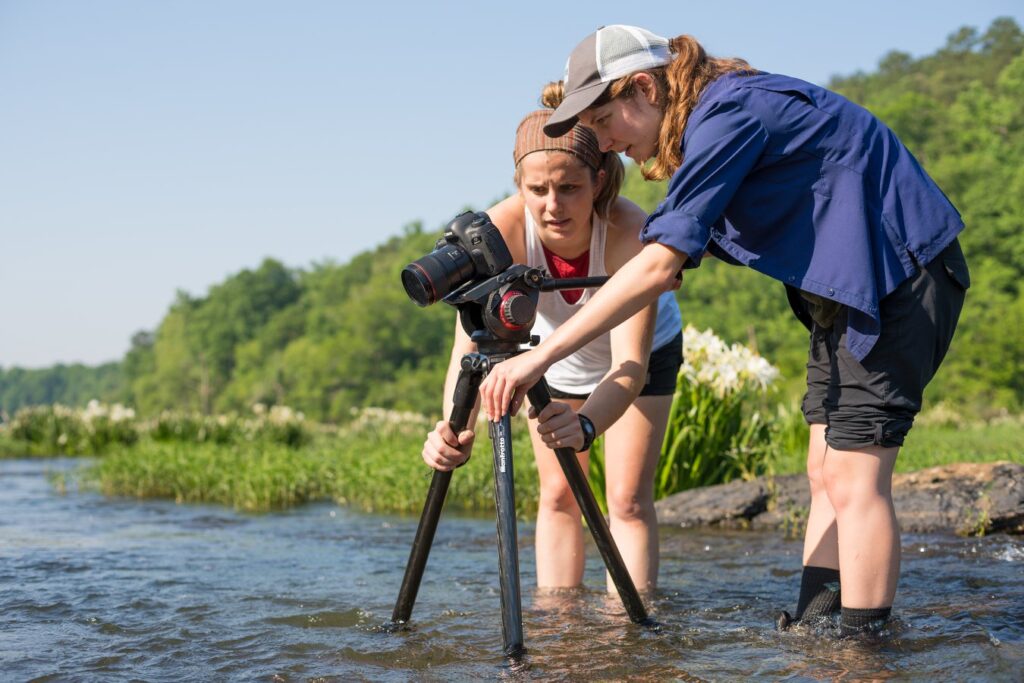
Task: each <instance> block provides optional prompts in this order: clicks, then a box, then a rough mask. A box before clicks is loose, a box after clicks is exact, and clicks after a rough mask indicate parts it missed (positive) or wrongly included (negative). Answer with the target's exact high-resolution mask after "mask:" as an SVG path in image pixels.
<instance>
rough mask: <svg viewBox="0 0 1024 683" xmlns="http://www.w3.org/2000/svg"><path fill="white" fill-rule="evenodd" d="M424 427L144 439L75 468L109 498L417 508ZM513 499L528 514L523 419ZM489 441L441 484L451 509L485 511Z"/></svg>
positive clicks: (532, 480)
mask: <svg viewBox="0 0 1024 683" xmlns="http://www.w3.org/2000/svg"><path fill="white" fill-rule="evenodd" d="M424 437H425V431H424V433H418V432H413V431H412V430H393V431H388V430H381V429H368V430H362V431H359V432H356V433H350V434H345V433H344V432H342V433H341V434H339V435H336V436H320V437H318V438H316V439H315V440H314V443H313V444H311V445H308V446H305V447H302V448H297V449H296V448H289V447H287V446H283V445H279V444H272V443H266V442H255V443H251V444H190V443H158V442H153V441H144V442H140V444H138V445H136V446H134V447H130V448H122V449H119V450H116V451H114V452H112V453H110V454H108V455H106V456H104V457H102V458H99V459H97V460H96V462H95V463H94V464H93V465H92V466H91V467H89V468H88V469H86V470H85V472H83V473H82V474H81V475H80V480H81V483H82V485H83V486H85V487H87V488H92V489H95V490H98V491H100V492H102V493H104V494H105V495H109V496H128V497H137V498H169V499H172V500H175V501H178V502H183V503H185V502H189V503H218V504H222V505H228V506H231V507H234V508H236V509H239V510H246V511H252V512H263V511H268V510H275V509H281V508H286V507H290V506H293V505H297V504H301V503H304V502H308V501H312V500H330V499H333V500H336V501H338V502H340V503H343V504H350V505H353V506H355V507H358V508H360V509H362V510H367V511H388V512H409V513H419V512H420V511H421V509H422V507H423V501H424V499H425V497H426V493H427V489H428V488H429V486H430V477H431V475H432V473H433V470H431V469H429V468H428V467H427V466H426V465H425V464H424V463H423V460H422V459H421V457H420V450H421V448H422V445H423V439H424ZM513 449H514V453H515V454H516V456H517V457H516V459H515V468H516V507H517V511H518V512H519V514H520V515H522V516H524V517H525V516H527V515H531V516H532V514H533V511H534V510H535V509H536V505H537V497H538V491H539V485H538V476H537V468H536V466H535V464H534V462H533V457H532V454H531V452H530V448H529V435H528V434H527V433H526V428H525V424H524V425H522V427H521V428H520V429H518V430H517V431H516V433H514V436H513ZM492 470H493V467H492V462H491V454H490V444H489V442H488V441H487V439H486V438H483V439H481V440H480V441H479V442H478V447H477V448H476V454H475V455H474V456H473V457H472V458H471V459H470V460H469V462H468V463H467V464H466V465H465V466H463V467H461V468H459V469H458V470H457V471H456V472H455V475H454V476H453V477H452V483H451V486H450V487H449V489H448V496H447V503H446V504H447V507H448V508H449V509H453V510H464V511H483V510H489V509H493V506H494V502H493V501H494V484H493V471H492Z"/></svg>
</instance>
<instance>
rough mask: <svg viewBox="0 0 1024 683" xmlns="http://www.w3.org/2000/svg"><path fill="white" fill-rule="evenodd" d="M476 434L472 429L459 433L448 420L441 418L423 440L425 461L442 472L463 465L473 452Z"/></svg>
mask: <svg viewBox="0 0 1024 683" xmlns="http://www.w3.org/2000/svg"><path fill="white" fill-rule="evenodd" d="M474 438H475V435H474V434H473V431H472V430H470V429H466V430H464V431H462V432H460V433H459V434H458V435H456V434H455V432H454V431H453V430H452V427H451V425H450V424H448V422H447V421H445V420H441V421H440V422H438V423H437V425H436V426H435V427H434V431H432V432H430V433H429V434H427V440H426V441H424V442H423V461H424V462H425V463H427V464H428V465H430V466H431V467H433V468H434V469H435V470H439V471H441V472H451V471H452V470H454V469H455V468H456V467H459V466H461V465H463V464H464V463H465V462H466V461H467V460H469V456H470V455H472V453H473V439H474Z"/></svg>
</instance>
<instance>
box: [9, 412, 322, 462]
mask: <svg viewBox="0 0 1024 683" xmlns="http://www.w3.org/2000/svg"><path fill="white" fill-rule="evenodd" d="M253 413H254V415H253V417H251V418H250V417H240V416H238V415H236V414H228V415H201V414H199V413H179V412H172V411H164V412H163V413H161V414H160V415H158V416H157V417H156V418H154V419H151V420H139V419H137V418H136V416H135V411H134V410H133V409H132V408H128V407H125V406H123V405H120V404H116V403H115V404H113V405H106V404H103V403H100V402H99V401H96V400H93V401H90V402H89V404H88V405H87V406H86V407H85V408H83V409H75V408H69V407H67V406H63V405H60V404H53V405H48V406H29V407H25V408H22V409H20V410H18V412H17V413H15V415H14V417H13V418H12V419H11V421H10V423H9V424H8V425H7V426H6V431H7V434H8V435H9V436H10V438H12V439H15V440H17V441H21V442H25V443H27V444H29V445H30V446H31V449H32V451H33V452H37V453H39V454H43V455H58V454H76V455H89V454H93V455H98V454H101V453H104V452H106V451H107V450H109V449H110V447H111V446H129V445H132V444H134V443H136V442H137V441H139V439H141V438H148V439H152V440H153V441H165V442H166V441H185V442H190V443H221V444H227V443H236V442H251V441H268V442H271V443H279V444H285V445H288V446H293V447H294V446H300V445H302V444H304V443H307V442H308V441H309V439H310V429H309V427H308V426H307V425H306V423H305V416H304V415H303V414H302V413H301V412H297V411H294V410H292V409H291V408H289V407H287V406H272V407H270V408H269V409H268V408H267V407H266V406H263V405H260V404H257V405H256V406H254V407H253Z"/></svg>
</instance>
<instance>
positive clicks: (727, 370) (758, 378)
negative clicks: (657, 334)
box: [679, 325, 779, 397]
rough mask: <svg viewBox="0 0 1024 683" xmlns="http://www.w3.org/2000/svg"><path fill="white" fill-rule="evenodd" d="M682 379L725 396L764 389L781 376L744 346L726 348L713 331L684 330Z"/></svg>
mask: <svg viewBox="0 0 1024 683" xmlns="http://www.w3.org/2000/svg"><path fill="white" fill-rule="evenodd" d="M679 374H680V377H682V378H683V380H684V381H686V382H689V383H691V384H699V385H704V386H707V387H710V388H711V389H712V390H713V391H714V392H715V394H716V395H717V396H719V397H722V396H725V395H727V394H731V393H734V392H737V391H743V390H745V389H758V390H761V391H763V390H765V389H767V388H768V386H769V385H771V384H772V383H773V382H774V381H775V380H776V379H778V376H779V370H778V368H776V367H774V366H773V365H772V364H771V363H769V362H768V361H767V360H765V359H764V358H762V357H761V356H759V355H757V354H755V353H754V352H753V351H751V350H750V349H748V348H747V347H745V346H743V345H741V344H733V345H732V346H726V344H725V342H723V341H722V340H721V339H720V338H719V337H718V336H716V335H715V333H714V332H712V331H711V330H710V329H708V330H703V331H697V330H696V329H694V328H693V327H692V326H690V325H687V326H686V329H685V330H684V331H683V365H682V367H681V368H680V370H679Z"/></svg>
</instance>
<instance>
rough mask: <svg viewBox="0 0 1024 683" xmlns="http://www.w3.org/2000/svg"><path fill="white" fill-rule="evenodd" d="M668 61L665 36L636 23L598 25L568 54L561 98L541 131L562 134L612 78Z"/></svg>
mask: <svg viewBox="0 0 1024 683" xmlns="http://www.w3.org/2000/svg"><path fill="white" fill-rule="evenodd" d="M671 61H672V54H671V52H670V51H669V48H668V38H662V37H661V36H657V35H655V34H653V33H651V32H650V31H647V30H644V29H642V28H638V27H636V26H626V25H624V24H614V25H612V26H602V27H601V28H599V29H597V30H596V31H594V32H593V33H591V34H590V35H589V36H587V37H586V38H584V39H583V41H582V42H581V43H580V44H579V45H577V46H576V48H575V49H574V50H573V51H572V54H571V55H569V61H568V62H566V64H565V79H564V82H563V86H564V88H565V98H564V99H563V100H562V103H561V104H560V105H558V108H557V109H555V113H554V114H552V115H551V118H550V119H549V120H548V123H547V125H545V126H544V133H545V134H546V135H548V136H550V137H553V138H554V137H558V136H560V135H565V134H566V133H567V132H569V130H570V129H571V128H572V127H573V126H574V125H576V121H577V118H576V117H577V116H579V113H580V112H581V111H583V110H584V109H586V108H587V107H589V106H590V105H592V104H593V103H594V102H596V101H597V99H598V98H599V97H601V95H602V94H604V91H605V89H606V88H607V87H608V85H609V84H610V83H611V82H612V81H614V80H616V79H619V78H622V77H623V76H628V75H629V74H631V73H633V72H635V71H642V70H644V69H653V68H655V67H659V66H665V65H666V64H668V63H669V62H671Z"/></svg>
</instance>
